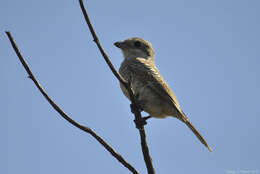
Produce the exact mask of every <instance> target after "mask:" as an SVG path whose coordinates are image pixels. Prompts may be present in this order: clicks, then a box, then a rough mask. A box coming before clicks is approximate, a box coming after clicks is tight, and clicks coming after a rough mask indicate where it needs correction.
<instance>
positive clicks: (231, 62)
mask: <svg viewBox="0 0 260 174" xmlns="http://www.w3.org/2000/svg"><path fill="white" fill-rule="evenodd" d="M85 5H86V8H87V10H88V13H89V16H90V18H91V20H92V23H93V25H94V27H95V29H96V32H97V34H98V36H99V38H100V41H101V43H102V45H103V47H104V49H105V50H106V51H107V53H108V55H109V56H110V58H111V61H112V62H113V64H114V65H115V66H116V68H117V69H118V68H119V66H120V63H121V62H122V60H123V58H122V53H121V52H120V50H119V49H118V48H116V47H115V46H113V43H114V42H116V41H119V40H124V39H126V38H128V37H134V36H137V37H142V38H144V39H146V40H148V41H150V42H151V43H152V44H153V47H154V49H155V51H156V64H157V66H158V68H159V69H160V72H161V73H162V75H163V76H164V78H165V79H166V80H167V82H168V84H169V85H170V86H171V88H172V89H173V91H174V92H175V94H176V95H177V98H178V99H179V102H180V104H181V106H182V109H183V110H184V112H186V113H187V115H188V117H189V118H190V120H191V121H192V123H193V124H194V125H195V127H197V129H199V131H200V132H201V134H202V135H203V136H204V137H205V138H206V140H207V141H208V143H209V144H210V145H211V147H212V148H213V152H212V153H210V152H209V151H208V150H207V149H206V148H205V147H204V146H203V145H202V144H201V143H200V142H199V141H198V140H197V138H196V137H195V136H194V135H193V134H192V132H191V131H190V130H189V129H188V128H187V127H186V126H185V125H184V124H182V123H181V122H180V121H178V120H176V119H174V118H167V119H162V120H161V119H151V120H149V121H148V125H147V126H146V132H147V141H148V145H149V148H150V153H151V156H152V159H153V164H154V167H155V170H156V173H205V174H206V173H211V174H222V173H223V174H225V173H232V172H233V173H234V172H237V173H243V171H248V172H249V173H260V167H259V161H260V150H259V147H260V131H259V122H260V117H259V116H260V111H259V98H260V92H259V89H260V78H259V75H260V68H259V67H260V60H259V58H260V46H259V45H260V43H259V40H260V34H259V31H260V23H259V18H260V2H259V1H258V0H225V1H224V0H218V1H214V0H212V1H206V0H197V1H192V0H184V1H180V0H178V1H147V0H144V1H138V0H132V1H119V0H114V1H91V0H89V1H88V2H87V3H85ZM0 21H1V23H0V29H1V34H0V50H1V51H0V58H1V64H0V80H1V92H0V95H1V100H0V102H1V106H2V107H1V111H0V115H1V117H0V129H1V131H0V137H1V140H2V141H1V142H2V143H1V148H0V154H1V157H0V164H1V165H0V173H5V174H15V173H21V174H34V173H37V174H45V173H62V174H70V173H121V174H124V173H125V174H127V173H130V172H129V171H128V170H127V169H125V168H124V167H123V166H122V165H121V164H120V163H118V162H117V160H115V159H114V158H113V157H111V155H110V154H109V153H108V152H107V151H106V150H104V148H103V147H102V146H100V145H99V144H98V143H97V142H96V141H95V140H94V139H93V138H92V137H91V136H90V135H88V134H86V133H84V132H82V131H80V130H79V129H77V128H75V127H73V126H72V125H70V124H69V123H67V122H66V121H64V120H63V119H62V118H61V117H60V116H59V115H58V114H57V113H56V111H54V110H53V109H52V108H51V106H50V105H49V104H48V103H47V101H46V100H45V99H44V98H43V97H42V96H41V94H40V92H39V91H38V90H37V89H36V87H35V86H34V84H33V83H32V81H31V80H30V79H28V78H27V74H26V72H25V70H24V69H23V67H22V66H21V64H20V62H19V61H18V59H17V57H16V55H15V53H14V51H13V50H12V48H11V45H10V43H9V41H8V38H7V37H6V35H5V34H4V31H6V30H9V31H11V32H12V34H13V37H14V38H15V40H16V42H17V44H18V46H19V48H20V50H21V51H22V54H23V55H24V57H25V59H26V61H27V62H28V64H29V66H30V67H31V70H32V71H33V72H34V74H35V76H36V77H37V78H38V80H39V82H40V83H41V84H42V86H43V87H44V88H45V90H46V91H47V92H48V94H49V95H50V96H51V97H52V98H53V100H54V101H55V102H56V103H57V104H58V105H60V106H61V108H62V109H63V110H64V111H65V112H66V113H68V114H69V115H70V116H71V118H73V119H74V120H76V121H78V122H79V123H81V124H84V125H86V126H89V127H90V128H92V129H93V130H95V131H96V132H97V133H98V134H99V135H100V136H102V137H103V138H104V139H105V140H106V141H107V142H108V143H109V144H111V145H112V146H113V147H114V148H115V149H116V150H117V151H118V152H119V153H120V154H121V155H122V156H123V157H125V159H126V160H127V161H128V162H130V163H131V164H132V165H133V166H134V167H135V168H136V169H137V170H138V171H139V172H140V173H146V169H145V165H144V162H143V157H142V155H141V147H140V141H139V134H138V131H137V129H135V125H134V123H133V122H132V120H133V119H134V117H133V115H132V114H131V113H130V108H129V104H130V103H129V101H128V100H127V99H126V98H125V97H124V96H123V94H122V92H121V91H120V88H119V83H118V81H117V80H116V79H115V77H114V76H113V75H112V73H111V72H110V70H109V68H108V66H107V65H106V64H105V61H104V60H103V58H102V57H101V55H100V53H99V51H98V49H97V47H96V45H95V44H94V42H92V37H91V35H90V32H89V30H88V28H87V26H86V23H85V21H84V18H83V16H82V13H81V11H80V8H79V4H78V1H77V0H73V1H72V0H71V1H62V3H61V1H51V0H45V1H32V0H25V1H18V0H13V1H3V2H1V4H0ZM143 115H144V116H145V115H147V114H145V113H143Z"/></svg>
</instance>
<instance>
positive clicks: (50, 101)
mask: <svg viewBox="0 0 260 174" xmlns="http://www.w3.org/2000/svg"><path fill="white" fill-rule="evenodd" d="M5 33H6V34H7V36H8V38H9V40H10V42H11V44H12V47H13V49H14V51H15V53H16V55H17V56H18V58H19V60H20V62H21V63H22V65H23V67H24V69H25V70H26V71H27V73H28V75H29V78H30V79H32V81H33V82H34V84H35V85H36V86H37V88H38V89H39V90H40V91H41V93H42V95H43V96H44V97H45V99H46V100H48V102H49V103H50V104H51V106H52V107H53V108H54V109H55V110H56V111H57V112H58V113H59V114H60V115H61V116H62V117H63V118H64V119H65V120H67V121H68V122H70V123H71V124H72V125H74V126H75V127H77V128H79V129H81V130H82V131H84V132H87V133H89V134H90V135H92V136H93V137H94V138H95V139H96V140H97V141H98V142H99V143H100V144H102V145H103V146H104V147H105V148H106V150H107V151H109V152H110V153H111V155H113V156H114V157H115V158H116V159H117V160H118V161H119V162H120V163H121V164H123V165H124V166H125V167H126V168H128V169H129V170H130V171H131V172H132V173H134V174H139V173H138V172H137V171H136V169H135V168H134V167H133V166H131V165H130V164H129V163H128V162H127V161H126V160H125V159H124V158H123V157H122V156H121V155H120V154H118V153H117V152H116V151H115V150H114V149H113V148H112V147H111V146H110V145H109V144H108V143H106V142H105V141H104V140H103V139H102V138H101V137H100V136H98V135H97V134H96V133H95V132H94V131H93V130H92V129H90V128H89V127H86V126H83V125H81V124H79V123H77V122H76V121H74V120H72V119H71V118H70V117H69V116H68V115H67V114H66V113H65V112H64V111H63V110H62V109H61V108H60V107H59V106H58V105H57V104H56V103H55V102H54V101H53V100H52V99H51V98H50V97H49V96H48V94H47V93H46V92H45V91H44V89H43V88H42V87H41V85H40V84H39V82H38V81H37V79H36V78H35V77H34V75H33V73H32V72H31V70H30V68H29V66H28V65H27V63H26V62H25V60H24V58H23V56H22V54H21V53H20V51H19V49H18V47H17V46H16V43H15V41H14V40H13V37H12V35H11V33H10V32H8V31H7V32H5Z"/></svg>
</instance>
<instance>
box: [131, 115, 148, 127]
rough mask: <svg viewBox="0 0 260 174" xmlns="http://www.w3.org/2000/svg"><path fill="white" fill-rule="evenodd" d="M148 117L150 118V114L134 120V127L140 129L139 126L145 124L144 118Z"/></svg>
mask: <svg viewBox="0 0 260 174" xmlns="http://www.w3.org/2000/svg"><path fill="white" fill-rule="evenodd" d="M149 118H151V116H146V117H141V119H140V120H134V122H135V125H136V128H138V129H140V128H141V127H143V126H144V125H146V124H147V122H146V120H148V119H149Z"/></svg>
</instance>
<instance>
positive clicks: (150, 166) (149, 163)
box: [79, 0, 155, 174]
mask: <svg viewBox="0 0 260 174" xmlns="http://www.w3.org/2000/svg"><path fill="white" fill-rule="evenodd" d="M79 3H80V7H81V10H82V13H83V15H84V18H85V20H86V23H87V24H88V27H89V30H90V32H91V34H92V36H93V39H94V42H95V43H96V44H97V47H98V48H99V51H100V52H101V54H102V56H103V57H104V59H105V61H106V62H107V64H108V66H109V68H110V69H111V71H112V73H113V74H114V75H115V76H116V78H117V79H118V80H119V81H120V82H121V83H122V84H123V85H124V86H125V88H126V89H127V90H128V93H129V95H130V100H131V102H132V104H131V106H132V110H133V113H134V115H135V123H136V127H137V129H138V130H139V134H140V138H141V146H142V152H143V157H144V161H145V164H146V168H147V172H148V174H155V171H154V168H153V164H152V159H151V157H150V154H149V148H148V146H147V142H146V135H145V130H144V123H143V121H144V119H142V115H141V112H140V109H139V105H138V103H137V102H136V100H135V96H134V94H133V91H132V89H131V87H130V86H131V85H130V84H129V83H128V82H126V81H125V80H124V79H123V78H122V77H121V75H120V74H119V73H118V72H117V71H116V69H115V68H114V66H113V64H112V63H111V61H110V59H109V58H108V56H107V54H106V53H105V51H104V49H103V47H102V46H101V44H100V42H99V39H98V37H97V35H96V33H95V30H94V28H93V26H92V24H91V22H90V19H89V17H88V14H87V11H86V9H85V7H84V4H83V0H79Z"/></svg>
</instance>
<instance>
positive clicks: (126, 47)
mask: <svg viewBox="0 0 260 174" xmlns="http://www.w3.org/2000/svg"><path fill="white" fill-rule="evenodd" d="M114 45H115V46H116V47H118V48H120V49H121V50H122V52H123V55H124V57H125V59H129V60H130V59H136V58H144V59H151V60H153V59H154V49H153V47H152V44H151V43H150V42H148V41H146V40H144V39H142V38H137V37H133V38H129V39H126V40H124V41H121V42H116V43H114Z"/></svg>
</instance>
